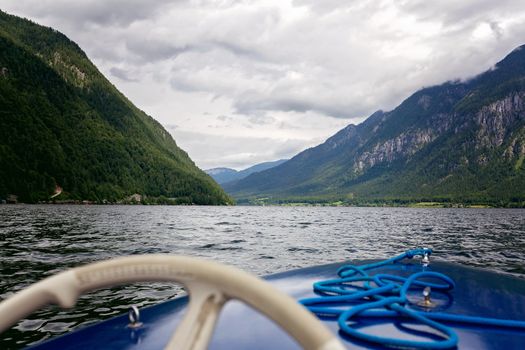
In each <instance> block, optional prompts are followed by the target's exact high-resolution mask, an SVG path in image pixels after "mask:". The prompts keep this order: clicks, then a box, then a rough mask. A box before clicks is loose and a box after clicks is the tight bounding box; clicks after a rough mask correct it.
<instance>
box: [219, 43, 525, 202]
mask: <svg viewBox="0 0 525 350" xmlns="http://www.w3.org/2000/svg"><path fill="white" fill-rule="evenodd" d="M524 159H525V48H523V47H520V48H517V49H516V50H514V51H513V52H511V53H510V54H509V55H508V56H507V57H505V58H504V59H503V60H502V61H501V62H499V63H498V64H497V65H496V66H495V67H494V69H491V70H490V71H487V72H485V73H483V74H481V75H479V76H477V77H475V78H473V79H471V80H469V81H466V82H460V81H456V82H447V83H445V84H442V85H439V86H434V87H429V88H425V89H422V90H420V91H418V92H416V93H414V94H413V95H412V96H410V97H409V98H407V99H406V100H405V101H403V103H401V104H400V105H399V106H398V107H397V108H395V109H394V110H392V111H389V112H383V111H378V112H376V113H374V114H373V115H372V116H370V117H369V118H368V119H367V120H365V121H364V122H363V123H361V124H359V125H349V126H348V127H346V128H345V129H343V130H341V131H339V132H338V133H337V134H336V135H334V136H332V137H331V138H329V139H328V140H327V141H326V142H325V143H323V144H322V145H319V146H317V147H314V148H311V149H308V150H305V151H304V152H301V153H300V154H298V155H297V156H295V157H294V158H292V159H291V160H290V161H288V162H286V163H284V164H282V165H280V166H278V167H275V168H273V169H270V170H267V171H264V172H260V173H257V174H253V175H251V176H248V177H247V178H245V179H243V180H241V181H239V182H237V183H232V184H227V185H226V186H225V188H226V190H227V191H228V192H229V193H231V194H233V195H234V196H235V197H237V198H239V199H248V200H253V199H257V198H259V199H260V198H266V199H269V200H270V201H274V202H275V201H280V200H288V199H291V200H295V201H314V202H315V201H319V200H326V201H330V200H342V201H347V202H354V203H366V202H370V201H376V202H381V201H383V202H384V201H386V202H396V201H397V202H409V201H441V202H470V203H487V204H495V205H507V204H511V205H520V206H521V205H525V165H524Z"/></svg>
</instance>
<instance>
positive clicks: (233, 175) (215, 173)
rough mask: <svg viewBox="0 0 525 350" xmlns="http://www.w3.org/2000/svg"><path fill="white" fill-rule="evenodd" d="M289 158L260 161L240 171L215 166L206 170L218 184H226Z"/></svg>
mask: <svg viewBox="0 0 525 350" xmlns="http://www.w3.org/2000/svg"><path fill="white" fill-rule="evenodd" d="M287 160H288V159H279V160H275V161H271V162H264V163H259V164H255V165H253V166H251V167H249V168H246V169H243V170H239V171H237V170H235V169H231V168H213V169H208V170H204V171H205V172H206V173H207V174H208V175H210V176H211V177H212V178H213V179H214V180H215V181H217V183H218V184H225V183H227V182H232V181H238V180H241V179H244V178H245V177H246V176H248V175H251V174H253V173H257V172H260V171H264V170H267V169H271V168H273V167H276V166H278V165H280V164H282V163H284V162H286V161H287Z"/></svg>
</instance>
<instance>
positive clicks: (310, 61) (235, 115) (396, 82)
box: [0, 0, 525, 169]
mask: <svg viewBox="0 0 525 350" xmlns="http://www.w3.org/2000/svg"><path fill="white" fill-rule="evenodd" d="M0 8H1V9H2V10H4V11H7V12H9V13H12V14H16V15H19V16H23V17H27V18H30V19H32V20H34V21H36V22H38V23H40V24H44V25H48V26H51V27H54V28H56V29H58V30H60V31H61V32H63V33H65V34H66V35H68V36H69V37H70V38H71V39H72V40H74V41H76V42H77V43H78V44H79V45H80V46H81V47H82V48H83V49H84V51H85V52H86V53H87V55H88V56H89V57H90V58H91V60H92V61H93V62H94V63H95V64H96V65H97V67H98V68H99V69H100V70H101V71H102V72H103V73H104V74H105V75H106V76H107V77H108V78H109V79H110V80H111V82H112V83H113V84H115V85H116V86H117V87H118V88H119V89H120V90H121V91H122V92H124V94H126V95H127V96H128V97H129V98H130V99H131V100H132V101H133V102H134V103H135V104H136V105H137V106H138V107H139V108H141V109H143V110H145V111H146V112H147V113H148V114H150V115H151V116H153V117H154V118H155V119H157V120H159V121H160V122H161V123H162V124H163V125H164V126H165V127H166V128H167V129H168V130H169V131H170V132H171V133H172V135H173V136H174V138H175V140H176V141H177V143H178V144H179V145H180V146H181V147H182V148H183V149H185V150H186V151H187V152H188V153H189V154H190V156H191V157H192V159H193V160H195V162H196V163H197V165H198V166H200V167H201V168H203V169H206V168H211V167H217V166H228V167H233V168H237V169H241V168H244V167H247V166H250V165H253V164H255V163H259V162H263V161H270V160H276V159H280V158H287V157H291V156H293V155H295V154H296V153H298V152H299V151H301V150H303V149H305V148H307V147H311V146H314V145H317V144H319V143H321V142H323V141H324V140H325V139H326V138H327V137H329V136H330V135H332V134H333V133H335V132H336V131H337V130H339V129H341V128H343V127H344V126H346V125H347V124H349V123H359V122H361V121H362V120H363V119H364V118H366V117H367V116H368V115H370V114H371V113H373V112H374V111H376V110H378V109H383V110H389V109H392V108H394V107H395V106H396V105H398V104H399V103H400V102H401V101H402V100H403V99H405V98H406V97H408V96H409V95H410V94H411V93H412V92H414V91H415V90H417V89H419V88H421V87H423V86H430V85H434V84H438V83H441V82H444V81H446V80H451V79H466V78H468V77H471V76H473V75H475V74H478V73H480V72H482V71H484V70H486V69H489V68H490V67H491V66H492V65H493V64H494V63H496V62H497V61H498V60H500V59H501V58H502V57H503V56H505V55H506V54H507V53H508V52H509V51H511V50H512V49H514V48H515V47H517V46H519V45H521V44H524V43H525V25H524V24H525V4H523V3H522V2H521V1H515V0H498V1H494V0H461V1H458V0H440V1H428V0H414V1H402V0H398V1H394V0H392V1H386V0H385V1H381V0H354V1H348V0H268V1H262V0H261V1H251V0H244V1H243V0H222V1H220V0H219V1H207V0H200V1H187V0H172V1H168V0H75V1H72V0H0Z"/></svg>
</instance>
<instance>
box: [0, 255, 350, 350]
mask: <svg viewBox="0 0 525 350" xmlns="http://www.w3.org/2000/svg"><path fill="white" fill-rule="evenodd" d="M154 281H156V282H157V281H173V282H179V283H181V284H183V285H184V286H185V287H186V289H187V290H188V293H189V296H190V301H189V305H188V310H187V311H186V314H185V315H184V318H183V320H182V321H181V323H180V325H179V326H178V327H177V330H176V332H175V334H174V335H173V336H172V338H171V340H170V341H169V343H168V344H167V346H166V349H182V350H190V349H191V350H197V349H206V348H207V346H208V343H209V340H210V338H211V336H212V333H213V328H214V326H215V322H216V320H217V318H218V315H219V312H220V311H221V309H222V306H223V305H224V303H225V302H226V301H228V300H230V299H239V300H242V301H243V302H245V303H246V304H248V305H250V306H252V307H253V308H255V309H257V310H258V311H259V312H261V313H263V314H265V315H266V316H267V317H268V318H270V319H272V320H274V321H275V322H276V323H277V324H279V325H280V326H281V327H282V328H283V329H284V330H285V331H286V332H287V333H288V334H290V335H291V336H292V337H293V338H294V339H295V340H296V341H297V342H298V343H299V344H300V345H301V346H302V347H303V348H305V349H312V350H314V349H315V350H341V349H345V347H344V346H343V345H342V344H341V342H340V341H339V339H338V338H337V336H335V335H334V334H333V333H332V332H330V331H329V330H328V329H327V328H326V327H325V326H324V325H323V324H322V323H321V322H320V321H319V320H318V319H317V318H316V317H315V316H314V315H312V314H311V313H310V312H309V311H307V310H306V309H305V308H304V307H303V306H301V305H300V304H298V303H297V302H296V301H295V300H294V299H293V298H291V297H290V296H288V295H286V294H284V293H282V292H280V291H278V290H277V289H275V288H274V287H273V286H271V285H270V284H269V283H268V282H265V281H263V280H261V279H259V278H257V277H255V276H253V275H251V274H248V273H246V272H244V271H242V270H239V269H236V268H233V267H230V266H226V265H223V264H218V263H214V262H209V261H205V260H200V259H195V258H190V257H184V256H171V255H135V256H130V257H124V258H116V259H112V260H106V261H102V262H97V263H92V264H89V265H85V266H82V267H77V268H74V269H70V270H67V271H64V272H61V273H59V274H57V275H54V276H51V277H48V278H46V279H44V280H42V281H40V282H38V283H35V284H33V285H31V286H29V287H28V288H26V289H24V290H22V291H20V292H18V293H16V294H15V295H13V296H11V297H10V298H8V299H6V300H4V301H2V302H1V303H0V333H1V332H3V331H4V330H6V329H8V328H9V327H11V326H12V325H13V324H15V323H16V322H18V321H19V320H20V319H22V318H24V317H26V316H27V315H29V314H31V313H32V312H33V311H35V310H38V309H40V308H41V307H43V306H45V305H48V304H51V303H54V304H58V305H60V306H61V307H63V308H71V307H73V306H74V305H75V303H76V301H77V299H78V297H79V296H80V295H81V294H82V293H85V292H88V291H92V290H96V289H100V288H105V287H111V286H114V285H117V284H125V283H130V282H154Z"/></svg>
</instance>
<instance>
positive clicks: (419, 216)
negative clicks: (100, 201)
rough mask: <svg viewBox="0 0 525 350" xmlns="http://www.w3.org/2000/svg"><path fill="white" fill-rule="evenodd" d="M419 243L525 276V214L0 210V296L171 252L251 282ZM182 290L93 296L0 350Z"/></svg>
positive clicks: (447, 256)
mask: <svg viewBox="0 0 525 350" xmlns="http://www.w3.org/2000/svg"><path fill="white" fill-rule="evenodd" d="M418 246H425V247H431V248H433V249H434V251H435V255H434V258H439V259H443V260H447V261H454V262H459V263H463V264H468V265H474V266H482V267H486V268H489V269H492V270H496V271H499V272H504V273H512V274H515V275H518V276H522V277H525V210H521V209H516V210H509V209H490V210H487V209H411V208H326V207H306V208H304V207H163V206H61V205H60V206H58V205H57V206H29V205H16V206H7V205H2V206H0V298H1V299H3V298H5V297H7V296H9V295H10V294H11V293H12V292H15V291H17V290H20V289H21V288H23V287H25V286H27V285H28V284H30V283H32V282H35V281H38V280H40V279H42V278H44V277H46V276H49V275H51V274H54V273H56V272H59V271H62V270H64V269H66V268H67V267H72V266H78V265H81V264H85V263H89V262H92V261H97V260H103V259H108V258H111V257H115V256H123V255H130V254H149V253H170V254H185V255H192V256H198V257H204V258H208V259H213V260H217V261H221V262H224V263H228V264H232V265H236V266H237V267H240V268H242V269H245V270H247V271H250V272H253V273H255V274H258V275H265V274H269V273H274V272H278V271H284V270H289V269H293V268H299V267H305V266H311V265H318V264H323V263H329V262H337V261H342V260H346V259H364V258H366V259H368V258H384V257H388V256H391V255H393V254H397V253H399V252H402V251H404V250H407V249H410V248H413V247H418ZM180 293H181V289H180V288H179V287H176V286H173V285H171V284H166V283H156V284H152V283H147V284H146V283H143V284H135V285H131V286H124V287H118V288H113V289H110V290H109V289H106V290H101V291H98V292H96V293H92V294H89V295H87V296H84V297H82V298H81V299H80V300H79V303H78V305H77V307H76V308H75V309H74V310H70V311H61V310H59V309H58V308H55V307H50V308H47V309H44V310H42V311H39V312H37V313H35V314H33V315H31V316H30V318H29V319H26V320H23V321H21V322H20V323H19V324H18V325H17V326H15V327H14V328H13V329H11V330H9V331H7V332H5V333H4V334H2V335H0V344H1V347H2V349H5V348H18V347H22V346H23V345H25V344H29V343H32V342H35V341H39V340H42V339H46V338H49V337H51V336H54V335H57V334H60V333H64V332H67V331H69V330H71V329H73V328H76V327H79V326H81V325H85V324H89V323H92V322H96V321H98V320H100V319H104V318H108V317H110V316H114V315H116V314H120V313H123V312H125V311H126V310H127V308H128V307H129V305H131V304H135V305H138V306H144V305H149V304H152V303H155V302H159V301H163V300H167V299H170V298H172V297H174V296H176V295H178V294H180Z"/></svg>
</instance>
